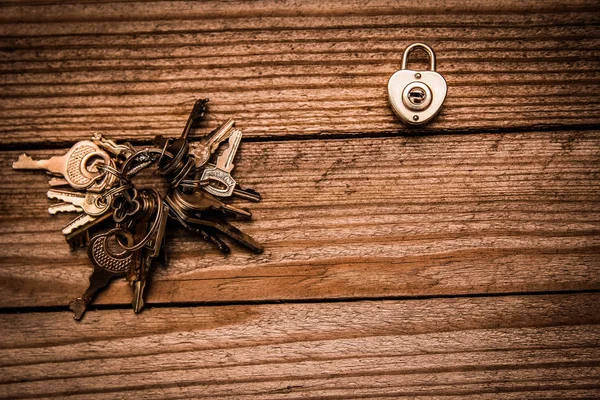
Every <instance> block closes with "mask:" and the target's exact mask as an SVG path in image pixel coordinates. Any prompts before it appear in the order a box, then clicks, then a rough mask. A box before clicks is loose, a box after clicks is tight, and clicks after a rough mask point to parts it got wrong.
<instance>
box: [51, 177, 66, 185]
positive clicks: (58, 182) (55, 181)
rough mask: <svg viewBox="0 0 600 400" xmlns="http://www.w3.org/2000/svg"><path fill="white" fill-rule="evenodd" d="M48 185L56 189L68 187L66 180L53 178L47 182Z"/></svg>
mask: <svg viewBox="0 0 600 400" xmlns="http://www.w3.org/2000/svg"><path fill="white" fill-rule="evenodd" d="M48 185H50V186H53V187H56V186H68V185H69V182H67V180H66V179H64V178H56V177H55V178H51V179H50V180H49V181H48Z"/></svg>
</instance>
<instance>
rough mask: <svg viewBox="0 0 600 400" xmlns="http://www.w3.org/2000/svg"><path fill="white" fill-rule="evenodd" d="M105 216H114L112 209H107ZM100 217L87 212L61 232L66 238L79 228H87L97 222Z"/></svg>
mask: <svg viewBox="0 0 600 400" xmlns="http://www.w3.org/2000/svg"><path fill="white" fill-rule="evenodd" d="M105 214H108V215H112V213H111V212H110V207H109V208H107V210H106V211H105ZM100 216H101V215H99V216H94V215H90V214H88V213H85V212H84V213H81V214H79V215H78V216H77V217H75V219H73V220H72V221H71V222H69V223H68V224H67V225H65V226H64V227H63V229H62V231H61V232H62V234H63V235H65V236H67V235H70V234H71V233H73V232H74V231H75V230H76V229H79V228H82V227H85V226H87V225H88V224H92V223H94V222H95V221H96V219H98V218H99V217H100Z"/></svg>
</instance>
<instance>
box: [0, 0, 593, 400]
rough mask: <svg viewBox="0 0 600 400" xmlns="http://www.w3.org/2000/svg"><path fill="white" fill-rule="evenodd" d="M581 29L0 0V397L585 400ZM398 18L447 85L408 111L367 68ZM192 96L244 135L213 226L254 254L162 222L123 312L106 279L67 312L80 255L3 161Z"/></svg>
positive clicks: (470, 13) (387, 61)
mask: <svg viewBox="0 0 600 400" xmlns="http://www.w3.org/2000/svg"><path fill="white" fill-rule="evenodd" d="M498 3H501V4H498ZM599 25H600V7H598V6H597V5H596V4H595V2H591V1H569V2H565V1H555V0H551V1H529V2H523V1H507V2H492V1H468V2H465V1H448V2H444V3H442V4H441V3H440V2H434V1H419V2H418V4H416V3H414V2H404V1H402V2H396V1H394V2H385V1H369V2H361V3H352V2H348V1H326V2H324V1H320V2H312V1H306V2H298V3H296V2H290V1H283V2H272V1H257V2H246V1H241V2H237V1H231V2H218V1H214V2H161V1H157V2H144V3H142V2H135V1H123V2H105V1H92V0H90V1H80V2H67V3H62V4H58V3H56V2H53V1H46V0H40V1H36V2H35V3H31V2H22V1H16V0H15V1H5V2H2V3H1V4H0V60H1V61H2V62H0V110H1V112H0V144H1V146H2V147H1V149H0V293H1V294H0V338H1V339H0V398H10V399H23V398H65V397H68V398H107V399H108V398H123V397H130V396H131V395H139V396H142V398H156V399H164V398H202V397H211V398H236V399H237V398H251V399H277V398H282V399H283V398H285V399H300V398H327V399H350V398H407V399H408V398H417V397H419V398H444V399H458V398H464V397H471V398H478V399H479V398H482V399H534V398H535V399H539V398H544V399H547V398H552V399H565V398H581V399H584V398H585V399H593V398H599V397H600V384H599V383H598V382H600V351H599V349H600V329H599V325H598V324H599V323H600V305H599V300H600V293H599V292H600V257H599V255H600V130H599V127H600V124H599V122H600V119H599V115H598V109H599V104H600V79H599V78H600V61H599V60H600V58H599V56H600V28H599ZM415 41H423V42H426V43H428V44H430V45H431V46H432V47H433V48H434V49H435V50H436V53H437V56H438V64H437V69H438V71H439V72H441V73H442V74H443V75H444V77H445V78H446V79H447V81H448V85H449V94H448V98H447V100H446V103H445V105H444V108H443V110H442V112H441V114H440V115H439V116H438V117H437V118H436V119H435V120H434V121H433V122H432V123H431V124H429V125H427V126H425V127H421V128H416V129H415V128H410V129H409V128H407V127H406V126H404V125H402V124H401V123H400V122H399V121H398V119H397V118H396V117H394V115H393V113H392V112H391V110H390V108H389V106H388V105H387V101H386V82H387V79H388V78H389V76H390V75H391V74H392V73H393V72H395V71H396V70H397V69H399V66H400V58H401V55H402V50H403V49H404V47H406V46H407V45H408V44H410V43H412V42H415ZM415 56H416V57H415V61H414V62H413V63H412V64H411V65H415V67H418V68H426V67H427V65H426V60H425V59H424V58H420V56H419V54H415ZM421 56H422V55H421ZM198 97H208V98H210V99H211V103H210V104H211V113H210V119H209V121H208V123H207V124H206V126H203V127H201V129H199V130H198V131H197V132H196V134H202V133H203V132H206V130H207V129H210V128H212V127H214V126H215V125H216V124H217V123H218V122H219V121H223V120H224V119H226V118H228V117H234V118H235V119H236V120H237V121H238V125H239V127H240V128H242V129H243V131H244V133H245V135H246V136H245V138H246V140H245V141H244V143H243V144H242V148H241V150H240V154H239V157H238V159H237V160H236V170H235V175H236V177H237V178H238V179H239V181H240V182H242V183H243V184H244V185H245V186H248V187H253V188H255V189H257V190H259V191H260V192H261V193H262V194H263V197H264V200H263V201H262V202H261V203H258V204H249V206H250V208H251V209H252V211H253V214H254V217H253V220H252V221H249V222H245V221H239V222H235V224H236V225H237V226H238V227H240V228H242V229H243V230H245V231H247V232H248V233H250V234H251V235H253V236H254V237H255V238H256V239H258V240H259V241H260V242H262V243H264V245H265V248H266V251H265V253H264V254H261V255H251V254H250V253H248V252H246V251H244V250H243V249H242V248H239V247H234V249H233V250H234V251H233V253H232V254H231V255H230V256H228V257H223V256H222V255H221V254H219V253H218V252H217V251H216V250H215V249H213V248H211V246H210V245H209V244H207V243H205V242H203V241H202V240H201V239H200V238H199V237H197V236H195V235H192V234H190V233H188V232H185V231H184V230H182V229H179V228H177V227H176V226H172V227H170V228H169V232H170V234H169V240H168V243H167V251H168V255H169V262H168V265H167V266H162V265H157V266H156V268H155V271H154V275H153V282H152V285H151V286H150V287H149V290H148V296H147V300H148V304H149V307H148V309H146V310H145V311H144V312H143V313H141V314H139V315H135V314H133V312H132V311H131V308H130V305H129V303H130V301H131V289H130V288H129V287H128V286H127V285H126V283H125V282H122V281H115V282H113V283H112V285H111V286H110V287H109V288H108V290H106V291H105V292H103V293H102V294H101V295H100V296H98V298H97V299H96V301H95V303H94V306H92V310H91V311H90V312H89V313H88V314H87V315H86V316H85V317H84V319H83V320H82V321H81V322H79V323H77V322H75V321H73V320H72V317H71V315H72V314H71V313H70V312H68V309H67V307H66V304H67V303H68V301H69V300H70V299H71V298H73V297H75V296H77V295H80V294H81V293H82V292H83V290H84V289H85V287H86V286H87V277H88V276H89V273H90V271H91V268H90V267H89V263H88V261H87V257H86V255H85V252H84V251H83V249H80V250H77V251H75V252H70V251H69V249H68V246H67V245H66V243H65V241H64V239H63V237H62V236H61V235H60V228H61V227H62V225H64V224H65V223H66V222H67V221H68V220H69V216H68V215H58V216H49V215H48V214H47V212H46V208H47V206H48V205H49V204H50V202H49V201H48V200H47V199H46V196H45V191H46V190H47V189H48V186H47V183H46V182H47V177H46V176H44V174H43V173H36V172H17V171H13V170H12V168H11V163H12V161H14V160H15V159H16V157H17V156H18V155H19V154H20V153H22V152H23V151H27V153H29V154H31V155H33V156H36V157H46V156H50V155H56V154H60V153H61V152H64V151H65V150H66V148H68V147H69V146H70V145H72V143H73V142H74V141H76V140H78V139H83V138H89V137H90V135H91V132H93V131H101V132H102V133H104V134H105V135H106V136H109V137H111V138H113V139H116V140H130V141H132V142H133V143H135V144H138V145H144V144H147V143H149V139H151V138H152V137H153V136H154V135H156V134H163V135H170V136H177V135H178V134H179V133H180V131H181V129H182V127H183V125H184V124H185V120H186V118H187V113H188V111H189V107H190V106H191V104H192V103H193V101H194V100H195V99H196V98H198ZM138 183H139V184H140V185H146V184H160V183H161V182H160V180H159V179H158V178H157V177H156V176H153V175H151V174H146V176H144V177H140V178H139V180H138ZM278 303H282V304H278Z"/></svg>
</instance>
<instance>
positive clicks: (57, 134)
mask: <svg viewBox="0 0 600 400" xmlns="http://www.w3.org/2000/svg"><path fill="white" fill-rule="evenodd" d="M0 9H1V10H2V12H1V13H0V60H1V61H2V62H0V109H1V110H2V118H1V120H0V143H1V144H2V145H4V146H13V147H15V146H24V145H37V146H42V145H50V146H52V147H56V146H58V145H61V144H62V145H68V144H70V143H71V142H72V141H73V140H76V139H81V138H84V137H88V136H89V134H90V132H91V131H94V130H99V131H102V132H104V133H105V134H107V135H109V136H111V137H113V138H115V139H133V140H137V141H141V140H148V139H149V138H151V137H152V136H154V135H156V134H158V133H162V134H167V135H176V134H178V133H180V131H181V129H182V126H183V124H184V122H185V118H186V116H187V113H188V110H189V108H190V107H191V104H192V103H193V101H194V99H196V98H199V97H209V98H211V99H212V102H211V104H212V114H211V118H212V119H211V121H210V122H209V126H211V127H212V126H214V125H215V124H216V123H217V121H223V120H224V119H226V118H228V117H234V118H236V119H238V120H239V121H240V126H241V127H242V128H243V129H244V132H245V133H246V134H247V135H248V136H249V137H260V138H282V137H290V136H295V137H315V136H331V135H338V136H339V135H344V136H346V135H365V134H373V133H377V134H381V133H382V132H387V133H390V132H398V131H401V132H409V130H408V129H407V128H406V127H405V126H403V125H402V124H401V123H400V122H399V121H398V120H397V118H395V117H394V116H393V113H392V111H391V110H390V108H389V107H388V105H387V101H386V83H387V79H388V78H389V77H390V76H391V74H392V73H393V72H395V71H396V70H397V69H399V65H400V58H401V54H402V51H403V49H404V48H405V47H406V46H407V45H408V44H410V43H412V42H415V41H425V42H427V43H428V44H430V45H431V46H433V48H434V49H435V50H436V51H437V56H438V70H439V71H440V72H441V73H442V74H443V75H444V77H445V78H446V79H447V81H448V84H449V87H450V89H449V95H448V98H447V101H446V104H445V106H444V109H443V111H442V113H441V115H440V116H439V117H438V118H437V120H436V121H435V122H433V123H432V124H430V125H428V126H427V127H425V128H422V129H419V130H411V131H410V132H420V133H426V132H455V131H460V132H463V131H475V132H485V131H489V130H506V131H511V130H512V131H515V130H526V129H532V128H533V129H539V128H540V127H548V126H556V127H569V126H578V127H584V126H586V125H595V124H597V122H598V120H597V109H598V104H599V103H600V97H599V95H600V86H599V82H600V80H599V77H600V75H599V61H598V60H599V59H600V58H599V55H600V53H599V51H598V48H599V47H598V46H599V43H600V42H599V41H600V39H599V38H600V35H599V33H600V30H599V29H598V22H599V21H600V13H599V12H598V7H597V6H596V5H595V4H594V3H593V2H586V1H578V2H574V1H573V2H568V4H565V2H564V1H534V2H527V3H524V2H520V1H510V2H503V4H501V5H500V4H496V2H487V1H474V2H447V3H446V4H444V5H440V4H439V2H435V1H420V2H419V4H418V6H416V5H415V4H414V3H412V2H397V1H392V2H383V1H373V2H360V3H353V2H332V3H331V4H329V3H327V4H326V5H325V4H323V2H299V3H296V2H270V1H267V2H237V1H232V2H226V3H224V2H201V3H196V2H177V3H171V2H146V3H138V2H122V3H118V2H117V3H114V2H111V3H104V2H89V3H87V4H61V5H52V4H44V2H41V3H38V2H36V4H32V5H29V4H26V3H14V4H12V3H7V4H4V5H2V6H0ZM421 61H424V60H423V59H421ZM414 65H416V67H418V68H424V67H425V64H424V63H423V62H417V63H415V64H414ZM569 99H573V101H570V100H569Z"/></svg>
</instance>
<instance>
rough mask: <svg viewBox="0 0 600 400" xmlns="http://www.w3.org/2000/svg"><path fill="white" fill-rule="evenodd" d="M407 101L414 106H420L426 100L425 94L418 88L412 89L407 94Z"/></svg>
mask: <svg viewBox="0 0 600 400" xmlns="http://www.w3.org/2000/svg"><path fill="white" fill-rule="evenodd" d="M408 100H410V102H411V103H413V104H415V105H420V104H423V103H424V102H425V100H427V93H425V91H424V90H423V89H422V88H420V87H413V88H412V89H410V91H409V92H408Z"/></svg>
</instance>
